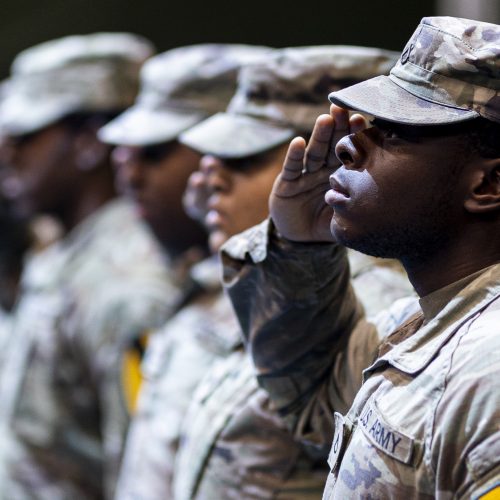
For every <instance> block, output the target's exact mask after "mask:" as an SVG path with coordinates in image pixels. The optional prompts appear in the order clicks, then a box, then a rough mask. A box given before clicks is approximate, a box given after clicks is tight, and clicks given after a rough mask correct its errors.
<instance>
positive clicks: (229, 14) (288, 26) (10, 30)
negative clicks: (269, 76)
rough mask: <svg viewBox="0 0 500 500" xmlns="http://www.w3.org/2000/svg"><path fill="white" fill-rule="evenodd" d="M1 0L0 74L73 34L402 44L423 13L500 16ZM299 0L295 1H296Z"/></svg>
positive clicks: (472, 2) (465, 7)
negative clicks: (26, 53)
mask: <svg viewBox="0 0 500 500" xmlns="http://www.w3.org/2000/svg"><path fill="white" fill-rule="evenodd" d="M291 3H292V2H291V1H289V2H283V1H279V0H251V1H248V0H247V1H241V0H240V1H238V0H232V1H227V0H206V1H201V0H196V1H194V2H193V1H187V0H176V1H174V0H170V1H166V0H100V1H93V0H3V1H2V12H1V16H0V41H1V47H2V50H1V52H0V73H1V74H0V76H1V77H2V78H3V77H5V76H6V75H7V74H8V69H9V65H10V62H11V61H12V59H13V57H14V56H15V55H16V54H17V53H18V52H19V51H21V50H23V49H25V48H27V47H30V46H31V45H34V44H36V43H39V42H42V41H45V40H48V39H51V38H57V37H60V36H64V35H69V34H79V33H91V32H94V31H102V30H108V31H133V32H135V33H140V34H142V35H144V36H146V37H147V38H149V39H150V40H152V41H153V42H154V43H155V44H156V46H157V48H158V50H159V51H163V50H167V49H170V48H173V47H176V46H179V45H188V44H193V43H199V42H240V43H255V44H262V45H270V46H274V47H286V46H294V45H295V46H297V45H313V44H356V45H367V46H379V47H384V48H388V49H394V50H398V51H400V50H402V48H403V46H404V44H405V42H406V41H407V40H408V38H409V37H410V35H411V34H412V33H413V30H414V29H415V27H416V25H417V23H418V21H419V20H420V18H422V17H424V16H432V15H452V16H459V17H466V18H472V19H478V20H481V21H489V22H494V23H499V22H500V0H383V1H380V0H379V1H377V0H342V1H341V0H330V1H326V0H320V1H314V2H307V1H302V2H300V4H301V7H300V8H297V7H293V6H292V5H291ZM293 3H295V4H296V3H297V2H293Z"/></svg>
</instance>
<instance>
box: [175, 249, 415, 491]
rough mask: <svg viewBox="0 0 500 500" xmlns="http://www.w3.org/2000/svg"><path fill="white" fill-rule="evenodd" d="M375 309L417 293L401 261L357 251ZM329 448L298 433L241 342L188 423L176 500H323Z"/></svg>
mask: <svg viewBox="0 0 500 500" xmlns="http://www.w3.org/2000/svg"><path fill="white" fill-rule="evenodd" d="M349 257H350V258H349V260H350V264H351V269H352V272H353V276H354V283H355V286H356V287H359V289H360V290H361V291H362V293H363V299H366V303H365V302H364V300H363V304H364V306H365V308H366V309H367V310H368V311H369V312H370V314H375V313H377V312H379V311H380V310H381V309H383V308H385V307H387V306H388V305H390V304H392V303H393V302H394V301H395V300H396V299H398V298H400V297H402V296H406V295H408V294H409V293H410V292H411V286H410V284H409V282H408V280H407V279H406V278H405V276H404V274H402V269H401V268H400V266H399V264H397V263H395V262H393V261H385V260H383V259H373V258H371V257H367V256H365V255H362V254H359V253H358V252H350V254H349ZM327 471H328V469H327V466H326V454H322V453H319V452H318V451H317V450H315V449H311V448H310V447H306V446H304V445H302V444H300V443H299V442H298V441H297V440H295V439H294V437H293V436H292V434H291V433H290V431H289V429H288V426H287V423H286V422H285V421H284V420H283V419H282V418H280V416H279V413H278V412H277V410H276V408H275V407H274V405H273V403H272V401H270V399H269V396H268V394H267V393H266V392H265V391H264V390H263V389H261V388H260V387H259V385H258V383H257V380H256V377H255V373H254V367H253V365H252V363H251V360H250V358H249V357H248V355H247V354H246V353H245V351H244V349H243V348H242V347H241V348H240V349H238V350H237V351H235V352H234V353H233V354H231V356H229V357H228V358H227V359H225V360H220V361H218V362H217V363H216V364H215V365H214V366H213V367H212V368H211V369H210V371H209V372H208V375H207V376H206V377H205V378H204V379H203V380H202V382H201V383H200V385H199V387H198V389H197V390H196V393H195V395H194V398H193V401H192V403H191V405H190V408H189V412H188V414H187V416H186V418H185V423H184V426H183V437H182V440H181V447H180V449H179V452H178V457H177V460H176V468H175V474H174V496H173V498H175V499H176V500H187V499H192V498H196V499H219V498H224V499H238V498H245V499H271V498H273V499H274V498H283V499H285V498H286V499H289V500H290V499H297V500H302V499H309V498H310V499H313V498H320V497H321V494H322V491H323V488H324V482H325V477H326V474H327Z"/></svg>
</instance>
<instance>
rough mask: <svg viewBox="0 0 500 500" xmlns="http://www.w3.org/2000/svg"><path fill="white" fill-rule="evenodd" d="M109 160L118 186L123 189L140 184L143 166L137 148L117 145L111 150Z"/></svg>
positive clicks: (136, 186) (134, 187)
mask: <svg viewBox="0 0 500 500" xmlns="http://www.w3.org/2000/svg"><path fill="white" fill-rule="evenodd" d="M111 160H112V163H113V167H114V168H115V171H116V176H117V184H118V186H120V187H121V188H124V189H125V190H130V189H132V190H134V189H137V188H138V187H140V186H141V184H142V182H143V178H144V176H143V171H144V168H143V167H142V166H141V163H140V159H139V148H133V147H129V146H118V147H116V148H115V149H114V150H113V153H112V155H111Z"/></svg>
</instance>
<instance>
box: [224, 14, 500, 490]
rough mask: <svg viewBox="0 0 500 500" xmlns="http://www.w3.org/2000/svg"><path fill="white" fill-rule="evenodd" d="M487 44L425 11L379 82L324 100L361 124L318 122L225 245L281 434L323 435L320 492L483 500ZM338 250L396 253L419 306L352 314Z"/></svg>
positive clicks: (489, 322)
mask: <svg viewBox="0 0 500 500" xmlns="http://www.w3.org/2000/svg"><path fill="white" fill-rule="evenodd" d="M499 38H500V26H497V25H493V24H488V23H483V22H479V21H471V20H466V19H458V18H451V17H434V18H424V19H423V20H422V22H421V23H420V25H419V26H418V28H417V30H416V31H415V34H414V35H413V36H412V38H411V39H410V41H409V42H408V44H407V45H406V48H405V50H404V51H403V53H402V54H401V57H400V60H399V62H398V63H397V64H396V66H395V67H394V68H393V70H392V71H391V74H390V76H389V77H385V76H382V77H377V78H374V79H371V80H368V81H366V82H363V83H360V84H358V85H354V86H352V87H349V88H347V89H345V90H340V91H337V92H333V93H332V94H330V99H331V101H333V102H334V103H337V104H339V105H341V106H343V107H345V108H349V109H355V110H360V111H363V112H366V113H368V114H370V115H372V116H374V117H375V119H374V121H373V122H372V126H371V127H369V128H365V127H366V124H365V123H364V120H363V118H362V117H360V116H359V115H358V116H352V117H351V119H350V121H349V116H348V113H347V112H346V111H344V110H343V109H341V108H338V107H334V108H333V109H332V112H331V116H330V115H323V116H320V117H319V118H318V120H317V123H316V129H315V131H314V133H313V135H312V137H311V140H310V141H309V144H308V146H307V148H306V144H305V141H304V140H303V139H301V138H297V139H294V140H293V141H292V142H291V144H290V148H289V151H288V156H287V160H286V161H285V163H284V168H283V171H282V173H281V174H280V178H279V181H277V183H276V185H275V188H274V191H273V194H272V195H271V201H270V203H271V219H272V223H271V224H269V223H266V224H265V225H262V226H260V227H257V228H254V229H252V230H250V231H249V232H247V233H246V234H245V235H243V236H241V237H238V238H237V239H236V240H234V241H229V242H228V243H227V244H226V248H225V255H224V261H225V264H226V268H225V280H226V283H227V285H228V291H229V293H230V294H231V297H232V300H233V303H234V305H235V307H236V310H237V312H238V314H239V319H240V323H241V324H242V326H243V327H244V332H245V335H246V339H247V342H248V344H249V346H250V349H251V352H252V356H253V361H254V364H255V367H256V370H257V372H258V376H259V381H260V383H261V385H262V386H263V387H265V388H266V390H267V391H268V392H269V394H270V395H271V397H272V399H273V401H274V402H275V404H276V406H277V408H278V410H279V411H280V412H281V414H283V415H284V416H285V417H286V418H287V419H288V422H289V425H290V426H291V428H292V429H293V430H294V433H295V435H296V437H297V439H301V440H306V441H308V442H316V443H317V444H318V445H319V446H322V445H325V444H327V442H328V441H330V443H331V450H330V455H329V458H328V464H329V469H330V473H329V476H328V482H327V486H326V489H325V492H324V498H325V499H330V498H332V499H333V498H335V499H345V498H410V497H411V498H421V499H423V498H439V499H444V498H496V497H497V496H498V494H499V481H500V459H499V457H500V449H499V444H500V439H499V438H500V435H499V428H498V422H499V417H500V413H499V409H500V386H499V380H500V377H499V375H500V364H499V360H498V351H499V349H500V336H499V335H498V332H497V330H498V324H499V323H498V319H499V303H500V301H499V296H500V268H499V265H498V261H499V259H500V254H499V250H498V249H499V248H500V247H499V243H500V241H499V236H497V235H498V234H499V231H498V229H499V224H500V222H499V221H500V214H499V207H500V195H499V193H500V185H499V179H500V175H499V172H500V149H499V144H500V143H499V142H498V136H499V133H500V125H499V122H500V106H499V102H500V101H499V86H498V81H499V76H500V69H499V64H498V39H499ZM346 134H348V135H346ZM342 136H345V137H343V138H341V139H340V140H339V138H340V137H342ZM336 143H337V144H336ZM335 144H336V148H335V153H336V156H337V157H338V160H339V161H340V162H341V163H342V164H341V165H340V167H339V164H338V162H337V161H336V160H335V155H334V154H333V151H334V146H335ZM332 170H336V171H335V172H334V173H333V175H331V176H330V184H331V190H330V191H328V192H327V193H326V196H325V199H326V202H327V204H328V205H325V204H324V201H323V194H324V189H323V188H322V186H323V184H324V182H325V180H326V179H327V178H328V176H329V175H330V174H331V172H332ZM332 208H333V213H332ZM329 220H330V221H331V223H330V229H331V232H330V231H329V230H328V222H329ZM332 241H333V243H332ZM329 242H330V243H329ZM342 245H347V246H349V247H352V248H355V249H358V250H363V251H364V252H367V253H370V254H372V255H377V256H383V257H395V258H398V259H399V260H400V261H401V262H402V263H403V265H404V267H405V268H406V270H407V272H408V275H409V277H410V280H411V282H412V283H413V285H414V287H415V289H416V291H417V292H418V294H419V295H420V297H421V298H420V303H418V302H417V301H411V300H410V301H404V302H399V303H398V302H396V303H395V304H394V305H393V306H392V307H391V308H390V309H389V310H388V312H387V313H385V314H382V315H380V316H379V317H376V318H373V319H371V320H370V319H368V320H367V319H363V316H362V314H361V312H360V311H359V307H358V305H357V303H356V300H355V296H354V294H353V293H352V289H351V288H350V287H349V273H348V267H347V262H346V258H345V250H344V248H343V246H342ZM255 256H258V259H256V258H255ZM244 259H245V260H244ZM393 328H396V329H395V330H394V331H393V333H391V330H393ZM387 335H388V336H387ZM363 370H364V371H363ZM362 371H363V380H362V381H361V372H362ZM361 382H363V383H362V384H361ZM334 412H336V413H335V418H333V415H334ZM332 435H333V439H332Z"/></svg>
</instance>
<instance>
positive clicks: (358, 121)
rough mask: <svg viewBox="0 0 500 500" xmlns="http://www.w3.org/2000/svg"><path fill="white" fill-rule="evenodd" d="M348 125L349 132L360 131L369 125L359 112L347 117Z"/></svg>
mask: <svg viewBox="0 0 500 500" xmlns="http://www.w3.org/2000/svg"><path fill="white" fill-rule="evenodd" d="M349 125H350V128H351V134H357V133H358V132H362V131H363V130H365V129H367V128H368V126H369V124H368V120H367V119H366V118H365V117H364V116H363V115H360V114H359V113H356V114H354V115H352V116H351V118H350V119H349Z"/></svg>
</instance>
